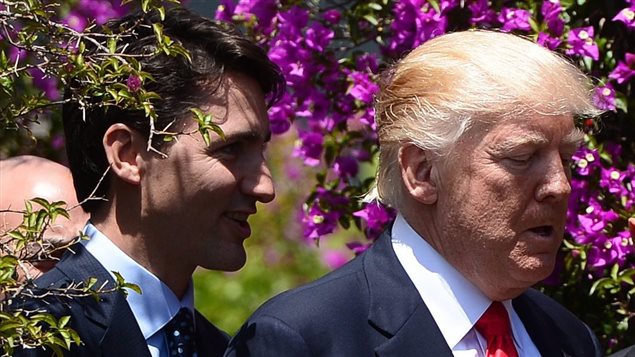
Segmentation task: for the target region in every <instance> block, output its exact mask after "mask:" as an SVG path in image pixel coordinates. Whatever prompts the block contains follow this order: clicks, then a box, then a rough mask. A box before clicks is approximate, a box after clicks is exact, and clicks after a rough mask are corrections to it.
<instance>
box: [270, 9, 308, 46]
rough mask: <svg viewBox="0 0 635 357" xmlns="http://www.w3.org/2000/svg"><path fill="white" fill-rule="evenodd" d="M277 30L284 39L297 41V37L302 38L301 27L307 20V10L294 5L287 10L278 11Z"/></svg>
mask: <svg viewBox="0 0 635 357" xmlns="http://www.w3.org/2000/svg"><path fill="white" fill-rule="evenodd" d="M277 18H278V21H279V22H280V24H279V26H278V31H279V32H280V34H282V35H283V36H284V37H285V38H286V39H290V40H291V41H297V39H298V38H304V34H303V33H302V32H303V30H302V29H303V28H304V27H305V26H306V25H307V23H308V22H309V11H308V10H305V9H302V8H301V7H299V6H294V7H292V8H290V9H289V10H287V11H282V12H280V13H278V16H277Z"/></svg>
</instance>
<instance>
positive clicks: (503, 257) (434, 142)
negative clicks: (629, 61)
mask: <svg viewBox="0 0 635 357" xmlns="http://www.w3.org/2000/svg"><path fill="white" fill-rule="evenodd" d="M387 74H388V75H387V78H386V80H385V82H384V83H383V85H382V87H381V90H380V91H379V93H378V96H377V101H376V106H375V113H376V121H377V131H378V138H379V144H380V150H379V163H378V174H377V182H376V184H377V187H376V190H375V191H374V192H373V193H372V194H371V198H372V199H378V200H380V201H381V202H383V203H385V204H388V205H391V206H393V207H394V208H395V209H396V210H397V211H398V215H397V218H396V220H395V221H394V223H393V224H392V225H391V227H390V228H389V229H388V230H387V231H386V232H385V233H384V234H383V235H382V236H380V237H379V238H378V240H377V241H376V242H375V243H374V245H373V246H372V247H371V248H370V249H368V250H367V251H366V252H365V253H364V254H362V255H360V256H359V257H357V258H355V259H354V260H353V261H351V262H350V263H349V264H347V265H345V266H344V267H342V268H340V269H338V270H336V271H334V272H333V273H331V274H328V275H327V276H325V277H323V278H321V279H319V280H318V281H316V282H314V283H312V284H309V285H307V286H304V287H300V288H298V289H295V290H292V291H289V292H286V293H283V294H281V295H279V296H277V297H275V298H274V299H272V300H271V301H269V302H267V303H265V304H264V305H263V306H262V307H261V308H260V309H258V311H256V312H255V313H254V315H253V316H252V317H251V318H250V319H249V320H248V321H247V323H246V324H245V325H244V326H243V327H242V328H241V330H240V332H239V333H238V334H237V336H236V337H235V338H234V339H233V340H232V342H231V343H230V347H229V349H228V353H227V354H226V356H278V357H280V356H314V357H315V356H400V357H401V356H404V357H405V356H419V357H421V356H424V357H425V356H429V357H451V356H470V357H503V356H505V357H513V356H519V357H535V356H545V357H554V356H575V357H598V356H600V355H601V350H600V348H599V345H598V342H597V339H596V338H595V336H594V334H593V333H592V332H591V330H590V329H589V328H588V327H587V326H586V325H585V324H584V323H582V322H581V321H580V320H578V319H577V318H576V317H575V316H573V315H572V314H571V313H570V312H568V311H567V310H566V309H564V308H563V307H562V306H560V305H559V304H558V303H556V302H555V301H553V300H551V299H550V298H548V297H547V296H544V295H543V294H541V293H540V292H538V291H536V290H534V289H531V286H532V285H534V284H535V283H537V282H539V281H541V280H543V279H545V278H546V277H547V276H549V275H550V274H551V272H552V271H553V268H554V264H555V261H556V256H557V252H558V248H559V246H560V243H561V242H562V238H563V234H564V227H565V219H566V212H567V201H568V198H569V194H570V192H571V186H570V178H571V171H570V170H571V168H570V160H571V156H572V155H573V154H574V153H575V151H576V149H577V147H578V146H579V144H580V141H581V139H582V136H583V134H582V132H581V131H580V130H579V129H577V128H576V127H575V125H574V123H575V121H574V118H579V117H583V118H584V117H593V116H596V115H598V114H599V110H597V109H596V108H595V107H594V106H593V102H592V100H591V93H592V91H591V86H590V83H589V81H588V78H586V77H585V76H584V75H583V74H582V73H581V72H580V71H579V70H578V69H577V68H576V67H575V66H573V65H572V64H570V63H569V62H567V61H566V60H565V59H563V58H561V57H559V56H558V55H556V54H554V53H552V52H550V51H549V50H547V49H545V48H543V47H540V46H539V45H537V44H535V43H532V42H530V41H528V40H525V39H522V38H519V37H516V36H514V35H511V34H505V33H497V32H489V31H465V32H456V33H451V34H445V35H443V36H439V37H435V38H434V39H431V40H429V41H427V42H426V43H424V44H423V45H421V46H419V47H418V48H416V49H414V50H413V51H412V52H411V53H410V54H408V55H407V56H406V57H404V58H403V59H402V60H401V61H399V62H398V63H396V64H395V66H394V67H393V68H392V70H390V71H389V72H387Z"/></svg>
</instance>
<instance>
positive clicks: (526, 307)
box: [512, 293, 568, 356]
mask: <svg viewBox="0 0 635 357" xmlns="http://www.w3.org/2000/svg"><path fill="white" fill-rule="evenodd" d="M512 305H513V306H514V310H515V311H516V313H517V314H518V317H520V319H521V321H522V322H523V325H524V326H525V329H526V330H527V333H528V334H529V337H531V340H532V341H533V342H534V344H535V345H536V347H537V348H538V351H540V354H541V355H542V356H568V355H567V354H566V353H564V352H563V351H562V350H561V348H560V345H559V343H558V342H559V338H558V336H559V335H560V332H559V331H558V330H557V329H555V328H554V327H553V325H552V324H550V323H547V322H546V321H545V320H544V318H542V316H544V314H545V312H544V311H542V310H541V309H540V308H539V307H538V306H536V304H534V303H533V302H532V301H531V299H530V298H529V296H528V295H527V293H524V294H522V295H521V296H519V297H517V298H516V299H514V300H513V301H512Z"/></svg>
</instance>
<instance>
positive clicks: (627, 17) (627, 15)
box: [613, 4, 635, 29]
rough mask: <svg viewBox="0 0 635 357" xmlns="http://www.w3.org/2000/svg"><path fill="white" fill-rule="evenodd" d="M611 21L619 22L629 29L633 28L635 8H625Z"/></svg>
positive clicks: (634, 26) (634, 25)
mask: <svg viewBox="0 0 635 357" xmlns="http://www.w3.org/2000/svg"><path fill="white" fill-rule="evenodd" d="M613 21H621V22H623V23H624V24H625V25H626V27H628V28H629V29H633V28H635V7H633V6H632V4H631V7H627V8H625V9H622V11H620V12H619V13H618V14H617V15H616V16H615V17H614V18H613Z"/></svg>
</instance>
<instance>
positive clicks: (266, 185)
mask: <svg viewBox="0 0 635 357" xmlns="http://www.w3.org/2000/svg"><path fill="white" fill-rule="evenodd" d="M243 185H245V186H246V187H245V191H246V192H247V193H248V194H250V195H252V196H254V197H256V199H257V200H258V201H260V202H263V203H267V202H271V201H273V199H274V198H275V197H276V193H275V189H274V187H273V180H272V178H271V171H269V167H268V166H267V164H266V163H265V162H264V161H263V162H262V163H261V164H260V167H259V169H257V170H255V172H254V173H253V174H251V175H250V176H249V177H248V178H247V179H246V180H244V181H243Z"/></svg>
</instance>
